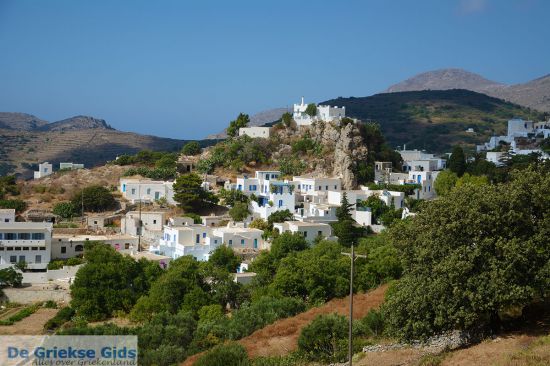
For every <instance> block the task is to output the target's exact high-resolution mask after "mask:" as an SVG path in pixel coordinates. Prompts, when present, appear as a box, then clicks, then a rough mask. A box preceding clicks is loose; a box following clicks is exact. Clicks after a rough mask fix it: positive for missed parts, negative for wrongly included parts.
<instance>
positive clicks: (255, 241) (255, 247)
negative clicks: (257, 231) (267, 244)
mask: <svg viewBox="0 0 550 366" xmlns="http://www.w3.org/2000/svg"><path fill="white" fill-rule="evenodd" d="M254 249H258V239H254Z"/></svg>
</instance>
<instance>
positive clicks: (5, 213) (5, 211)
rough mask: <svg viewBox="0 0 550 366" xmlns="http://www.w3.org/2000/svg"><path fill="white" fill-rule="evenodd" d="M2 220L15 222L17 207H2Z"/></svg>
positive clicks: (2, 221)
mask: <svg viewBox="0 0 550 366" xmlns="http://www.w3.org/2000/svg"><path fill="white" fill-rule="evenodd" d="M0 222H1V223H6V222H15V209H13V208H2V209H0Z"/></svg>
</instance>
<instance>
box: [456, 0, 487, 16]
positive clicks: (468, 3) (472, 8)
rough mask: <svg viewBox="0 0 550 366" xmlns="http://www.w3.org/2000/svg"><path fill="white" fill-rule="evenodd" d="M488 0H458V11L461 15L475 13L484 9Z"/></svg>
mask: <svg viewBox="0 0 550 366" xmlns="http://www.w3.org/2000/svg"><path fill="white" fill-rule="evenodd" d="M487 3H488V0H459V3H458V12H459V13H460V14H463V15H467V14H477V13H481V12H483V11H485V9H486V8H487Z"/></svg>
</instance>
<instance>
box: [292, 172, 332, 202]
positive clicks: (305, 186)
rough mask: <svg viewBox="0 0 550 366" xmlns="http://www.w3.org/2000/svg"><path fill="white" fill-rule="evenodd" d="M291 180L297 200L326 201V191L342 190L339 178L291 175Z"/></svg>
mask: <svg viewBox="0 0 550 366" xmlns="http://www.w3.org/2000/svg"><path fill="white" fill-rule="evenodd" d="M292 182H293V183H294V188H295V192H296V195H297V196H298V197H297V200H298V201H306V202H307V201H309V202H323V201H326V197H327V194H328V191H341V190H342V181H341V179H340V178H324V177H313V176H299V177H293V178H292Z"/></svg>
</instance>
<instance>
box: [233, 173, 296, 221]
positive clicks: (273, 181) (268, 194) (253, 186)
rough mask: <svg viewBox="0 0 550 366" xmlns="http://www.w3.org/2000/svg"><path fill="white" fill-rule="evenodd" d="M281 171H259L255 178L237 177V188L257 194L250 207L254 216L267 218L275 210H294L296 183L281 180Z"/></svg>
mask: <svg viewBox="0 0 550 366" xmlns="http://www.w3.org/2000/svg"><path fill="white" fill-rule="evenodd" d="M280 176H281V172H279V171H272V170H270V171H257V172H256V174H255V177H254V178H249V177H248V176H246V175H245V176H243V177H239V178H237V184H236V186H235V187H236V189H237V190H239V191H241V192H243V193H244V194H246V195H247V196H251V195H252V194H253V195H255V196H256V198H257V200H256V201H251V203H250V208H251V210H252V214H253V216H254V217H260V218H262V219H264V220H265V219H267V218H268V217H269V215H271V214H272V213H273V212H277V211H282V210H289V211H290V212H294V207H295V203H296V198H295V195H294V184H293V183H291V182H285V181H282V180H279V177H280Z"/></svg>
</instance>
